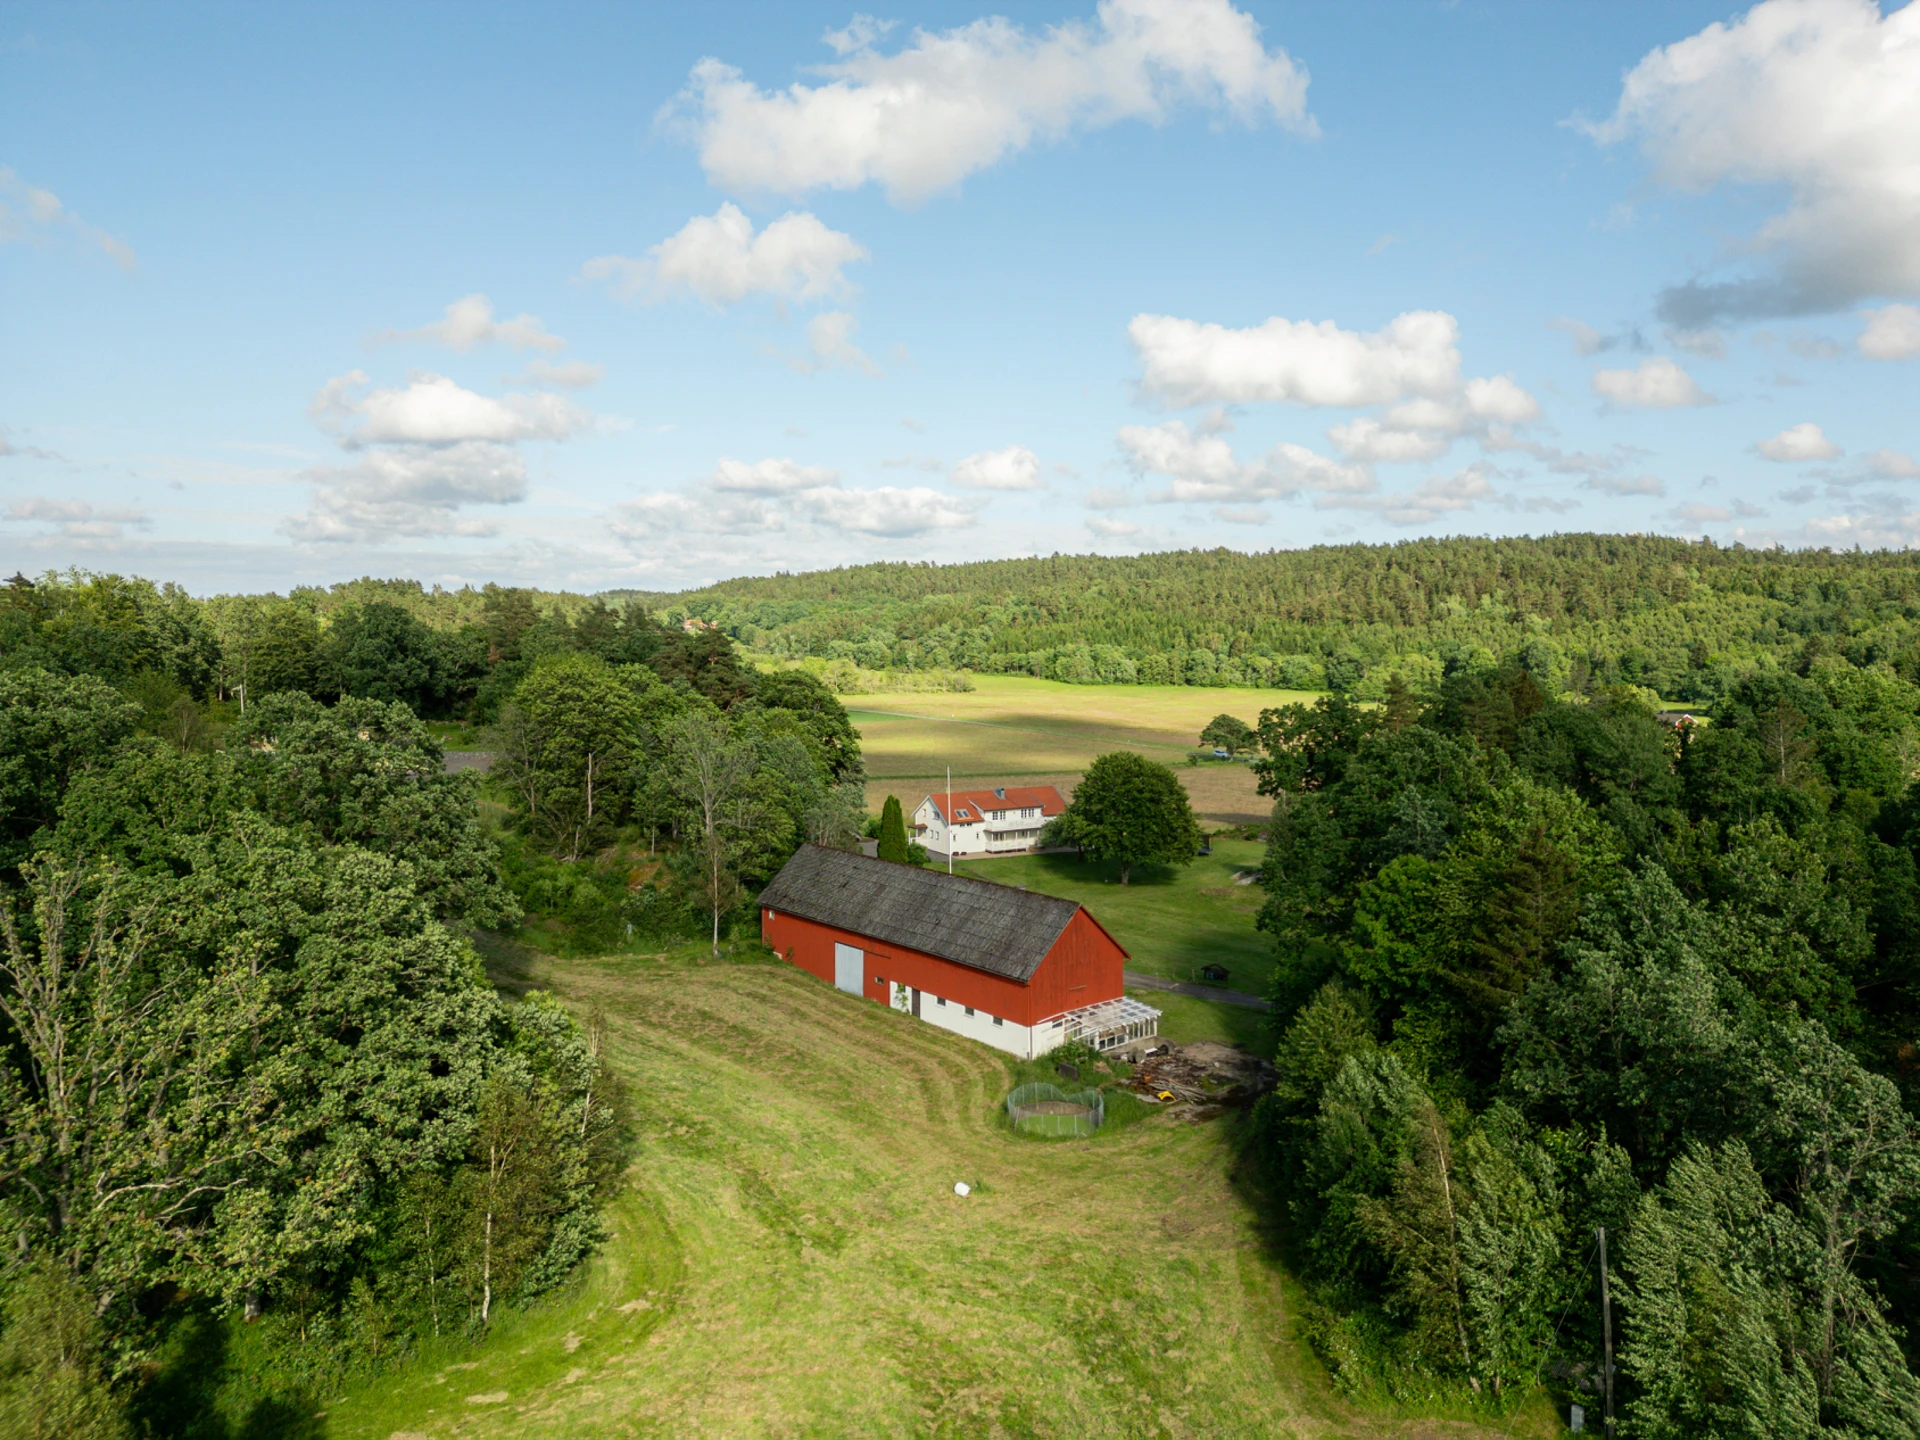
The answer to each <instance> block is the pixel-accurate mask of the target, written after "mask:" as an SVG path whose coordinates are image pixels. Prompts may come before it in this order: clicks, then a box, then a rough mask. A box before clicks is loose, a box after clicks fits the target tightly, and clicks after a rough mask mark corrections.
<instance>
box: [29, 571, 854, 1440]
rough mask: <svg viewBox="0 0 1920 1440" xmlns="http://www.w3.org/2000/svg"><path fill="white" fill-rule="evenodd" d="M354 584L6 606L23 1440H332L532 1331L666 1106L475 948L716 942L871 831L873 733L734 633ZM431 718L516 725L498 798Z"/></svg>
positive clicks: (502, 741)
mask: <svg viewBox="0 0 1920 1440" xmlns="http://www.w3.org/2000/svg"><path fill="white" fill-rule="evenodd" d="M369 588H371V594H369ZM396 592H397V593H398V594H399V596H400V598H399V599H398V600H396V599H395V598H393V597H394V595H395V593H396ZM328 598H329V601H330V603H329V604H327V605H321V604H319V603H317V597H313V596H296V597H294V598H292V599H290V600H278V599H273V598H267V599H261V600H252V601H248V602H245V604H244V605H242V604H241V603H240V602H231V601H215V602H199V601H194V600H191V599H189V598H188V597H186V596H184V595H183V594H181V593H180V592H178V591H177V590H173V589H171V588H158V587H154V586H151V585H148V584H146V583H145V582H142V581H128V580H123V579H120V578H117V577H94V576H69V577H65V578H62V577H49V578H48V579H46V580H43V581H41V582H39V583H30V582H27V581H26V580H25V579H24V578H17V579H16V580H15V582H14V583H13V584H12V585H11V586H10V587H9V588H8V589H7V590H6V591H5V592H4V595H0V1247H4V1253H5V1254H6V1255H7V1257H8V1259H7V1263H6V1265H5V1266H4V1268H0V1434H6V1435H9V1436H12V1435H20V1436H94V1437H117V1436H131V1435H149V1436H176V1435H193V1436H207V1437H238V1436H256V1435H275V1434H288V1435H292V1434H306V1433H309V1431H310V1430H311V1428H312V1427H311V1426H310V1424H309V1423H308V1422H309V1420H310V1417H311V1416H312V1414H313V1412H314V1411H315V1409H316V1408H318V1405H317V1402H318V1400H319V1398H320V1397H323V1396H325V1395H326V1394H330V1393H333V1391H334V1388H335V1387H336V1386H337V1385H338V1384H339V1383H340V1382H341V1381H342V1380H343V1379H345V1378H347V1377H349V1376H351V1375H353V1374H356V1373H361V1372H365V1371H368V1370H370V1369H375V1368H378V1367H380V1366H383V1365H387V1364H390V1363H392V1362H394V1361H395V1360H397V1359H399V1358H401V1357H404V1356H405V1355H407V1354H408V1353H410V1352H411V1351H412V1350H413V1349H414V1348H416V1347H417V1346H419V1345H420V1344H422V1343H426V1342H428V1341H430V1340H431V1341H436V1342H438V1343H447V1342H450V1341H454V1342H457V1341H461V1340H468V1341H471V1340H477V1339H479V1338H480V1337H482V1336H484V1335H485V1334H486V1332H487V1330H488V1328H489V1326H490V1325H491V1324H493V1323H494V1322H495V1320H496V1319H497V1317H498V1314H499V1312H500V1311H501V1310H502V1309H503V1308H505V1307H515V1306H524V1305H530V1304H536V1303H538V1302H539V1299H540V1297H541V1296H542V1295H544V1294H546V1293H547V1292H549V1291H552V1290H553V1289H554V1288H555V1287H557V1286H560V1285H562V1284H564V1283H565V1282H566V1280H567V1278H568V1276H569V1275H570V1274H571V1273H572V1272H573V1271H574V1269H575V1268H576V1266H577V1265H578V1264H579V1262H580V1261H581V1259H582V1258H583V1257H584V1256H586V1255H587V1254H588V1253H589V1252H590V1251H591V1250H592V1248H593V1247H594V1246H595V1244H596V1243H597V1241H598V1240H599V1238H600V1235H601V1222H600V1218H599V1214H600V1209H601V1206H602V1204H603V1203H604V1199H605V1197H606V1196H607V1195H608V1194H609V1187H610V1186H611V1185H612V1184H613V1182H614V1181H615V1180H616V1178H617V1177H618V1176H619V1175H620V1173H621V1172H622V1170H623V1169H624V1168H625V1165H626V1139H625V1136H626V1134H627V1127H628V1119H629V1114H630V1111H631V1106H630V1104H629V1101H628V1098H627V1097H626V1096H625V1095H624V1094H623V1092H622V1088H621V1086H620V1084H619V1082H618V1079H617V1077H616V1076H614V1075H613V1074H612V1073H611V1072H610V1071H609V1069H608V1068H607V1067H606V1065H605V1064H604V1063H603V1062H602V1058H601V1034H600V1027H599V1024H598V1022H597V1020H596V1019H595V1018H594V1017H593V1016H584V1017H582V1016H576V1015H572V1014H570V1013H569V1012H567V1011H566V1010H565V1009H563V1008H562V1007H561V1006H560V1005H559V1004H558V1003H557V1002H555V1001H553V1000H552V999H550V998H549V997H547V996H544V995H542V994H540V993H538V992H535V993H532V994H529V995H526V996H524V997H523V998H520V999H518V1000H509V999H507V998H504V997H503V996H502V995H501V994H500V993H499V992H497V991H496V990H495V988H494V987H493V986H492V985H491V984H490V983H489V982H488V981H487V979H486V976H485V973H484V970H483V967H482V963H481V959H480V955H479V953H478V952H477V950H476V943H477V942H480V941H482V940H484V939H485V937H486V936H487V935H488V933H489V932H499V931H502V930H511V929H512V928H513V927H514V925H515V924H516V922H517V921H519V920H520V919H521V917H522V915H523V912H526V911H532V910H537V911H538V912H540V915H541V917H542V919H543V921H544V922H545V923H548V924H550V925H553V926H556V927H557V933H558V934H559V935H561V936H564V938H565V939H566V940H567V941H568V942H569V943H572V944H576V945H582V946H592V947H595V948H599V949H611V948H616V947H618V946H619V945H621V944H623V943H626V944H632V943H635V942H636V941H638V942H642V943H657V942H658V941H659V940H661V939H663V938H665V939H672V938H674V937H681V938H691V937H694V936H700V937H703V938H707V939H709V940H710V941H711V943H712V944H713V945H714V946H715V947H716V948H717V947H718V946H719V945H720V944H721V943H722V942H723V940H724V939H725V938H726V937H727V936H728V934H729V933H730V932H731V931H732V929H733V928H734V926H735V925H736V924H740V925H742V926H743V927H744V928H745V929H746V930H748V931H751V930H752V928H753V927H752V919H753V912H752V908H751V895H752V894H753V893H754V892H755V891H756V890H757V889H758V888H759V886H760V885H762V884H763V883H764V882H765V880H766V879H767V878H768V877H769V876H770V875H771V874H772V873H773V871H774V870H776V869H778V868H779V866H780V865H781V864H782V863H783V862H784V861H785V859H786V858H787V856H788V855H790V854H791V853H792V851H793V849H794V847H795V846H796V845H798V844H799V843H800V841H801V840H802V839H809V838H810V839H814V840H818V841H821V842H824V843H828V844H840V845H852V844H854V843H856V842H857V839H858V835H859V830H860V826H861V822H862V821H863V819H864V814H863V809H864V807H863V803H862V787H861V777H862V769H861V760H860V753H859V746H858V743H857V740H856V738H855V735H854V731H853V729H852V726H851V725H850V724H849V722H848V720H847V716H846V713H845V712H844V711H843V710H842V709H841V708H840V706H839V704H838V702H837V701H835V700H834V699H833V697H832V696H831V695H830V694H829V693H828V692H827V691H826V690H825V689H824V688H822V687H821V686H820V685H819V683H818V682H817V681H815V680H813V679H811V678H810V677H809V676H807V675H805V674H801V673H797V672H779V673H766V674H761V673H756V672H754V671H752V670H751V669H745V668H742V667H741V666H740V665H739V664H738V663H737V662H736V658H735V655H734V651H733V646H732V644H731V642H730V641H729V640H728V639H727V638H726V637H725V636H724V635H721V634H719V633H718V632H715V631H703V632H699V633H695V634H684V633H681V632H678V631H669V630H667V629H665V628H663V627H661V626H659V625H658V624H656V623H655V622H654V621H652V620H651V619H650V618H648V617H647V616H646V615H645V614H644V613H643V612H640V611H637V610H629V611H626V612H625V613H621V612H615V611H610V610H608V609H607V608H606V607H605V606H604V605H598V604H594V603H591V602H578V603H571V604H566V603H561V604H551V603H550V604H548V605H546V606H544V607H536V605H535V604H534V601H533V597H532V596H531V595H529V594H528V593H527V592H524V591H522V592H502V591H491V592H487V593H485V594H467V595H463V596H459V597H452V599H451V602H448V603H443V602H447V597H434V596H427V595H425V594H424V592H420V591H419V590H418V588H417V587H414V590H413V592H412V598H413V599H414V601H416V602H418V608H422V609H426V610H428V611H429V612H431V611H432V610H433V609H434V607H435V606H436V604H440V605H441V608H444V609H447V610H450V611H454V612H455V613H454V614H453V615H452V617H451V618H452V621H453V623H451V624H449V625H442V626H440V627H438V628H436V627H433V626H430V625H428V624H426V623H425V622H423V621H422V620H421V619H420V618H419V616H418V615H417V614H416V613H415V610H414V608H410V607H409V605H407V604H405V603H401V602H402V601H404V600H406V599H407V598H408V596H407V592H406V590H405V587H395V586H382V587H348V594H347V596H346V598H344V599H342V598H341V597H337V596H335V597H328ZM430 618H441V617H437V616H433V615H431V613H430ZM423 713H424V714H433V713H440V714H459V715H462V716H464V717H466V718H468V719H470V720H474V721H478V720H481V719H490V720H491V722H492V724H491V728H489V729H487V730H486V731H484V732H483V733H484V735H485V737H486V739H487V741H488V743H489V744H491V745H492V746H494V747H495V750H496V755H497V762H498V763H497V765H496V767H495V773H494V774H493V775H492V776H491V777H489V778H488V779H487V780H486V781H485V782H481V781H480V780H479V778H478V776H477V775H476V773H475V772H472V771H468V772H466V773H460V774H450V773H447V771H446V768H445V765H444V756H443V752H442V749H441V746H440V744H439V742H438V741H437V740H436V739H435V737H434V734H433V732H432V730H431V729H430V728H429V726H428V724H427V723H426V722H425V721H423V720H422V718H421V715H422V714H423ZM483 785H484V787H485V788H484V789H483ZM489 797H491V798H489ZM542 938H543V939H545V938H547V937H542Z"/></svg>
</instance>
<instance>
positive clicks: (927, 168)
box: [662, 0, 1314, 201]
mask: <svg viewBox="0 0 1920 1440" xmlns="http://www.w3.org/2000/svg"><path fill="white" fill-rule="evenodd" d="M883 33H884V32H883V30H882V28H881V27H880V26H878V25H876V24H873V23H868V24H865V25H861V24H860V23H858V22H856V23H855V24H854V25H851V26H849V27H848V28H847V29H846V30H844V31H840V32H837V33H836V34H835V35H834V36H831V37H830V43H831V44H832V45H833V47H834V48H835V49H836V50H837V51H838V52H839V53H840V57H841V58H840V59H839V60H838V61H836V62H834V63H832V64H830V65H826V66H823V67H821V73H822V74H823V75H824V76H825V79H824V82H823V83H821V84H817V85H808V84H798V83H796V84H793V85H790V86H788V87H787V88H786V89H785V90H772V91H769V90H762V89H761V88H760V87H759V86H758V85H756V84H754V83H753V82H752V81H750V80H748V79H746V78H745V77H744V76H742V75H741V73H740V71H739V70H737V69H735V68H734V67H733V66H730V65H726V64H723V63H721V62H720V61H719V60H715V59H706V60H702V61H701V62H700V63H699V64H698V65H696V66H694V68H693V72H692V74H691V76H690V77H689V79H688V82H687V86H686V88H685V90H683V91H682V92H681V94H680V96H679V97H678V99H677V100H676V101H675V102H674V103H673V104H672V105H670V106H669V107H668V108H667V110H665V111H663V112H662V119H663V120H665V121H666V122H667V123H669V124H677V125H678V126H680V127H681V128H683V129H684V130H686V131H687V132H688V133H689V134H690V135H691V136H692V138H693V140H694V142H695V143H696V144H697V145H698V147H699V151H700V161H701V164H702V165H703V166H704V167H705V169H706V172H707V176H708V178H709V179H710V180H711V181H712V182H713V183H714V184H716V185H719V186H721V187H723V188H725V189H728V190H732V191H735V192H775V193H780V194H790V195H797V194H802V193H804V192H806V191H809V190H815V189H822V188H827V189H837V190H849V189H854V188H857V187H858V186H861V185H865V184H868V183H877V184H880V185H883V186H885V187H886V189H887V190H888V192H889V193H890V194H891V195H892V196H893V197H894V198H895V199H897V200H905V201H913V200H918V199H921V198H924V197H925V196H928V195H931V194H933V193H935V192H936V191H940V190H944V189H946V188H948V187H950V186H953V185H956V184H958V183H959V182H960V181H961V180H963V179H964V178H965V177H966V176H968V175H970V174H972V173H973V172H975V171H977V170H980V169H983V168H985V167H987V166H989V165H992V164H994V163H995V162H996V161H998V160H1001V159H1003V158H1004V157H1006V156H1008V155H1011V154H1015V153H1017V152H1018V151H1021V150H1024V149H1025V148H1027V147H1028V146H1029V145H1032V144H1034V143H1035V142H1036V141H1041V140H1057V139H1061V138H1064V137H1066V136H1068V135H1070V134H1072V133H1074V132H1075V131H1077V130H1087V129H1093V128H1097V127H1099V126H1104V125H1110V124H1113V123H1115V122H1117V121H1121V120H1129V119H1138V120H1146V121H1149V122H1158V121H1160V120H1162V119H1164V118H1165V117H1166V115H1167V114H1168V113H1169V112H1170V111H1172V110H1173V109H1174V108H1176V107H1177V106H1180V105H1182V104H1194V105H1199V106H1203V107H1205V108H1208V109H1212V110H1216V111H1219V112H1223V113H1225V114H1227V115H1229V116H1231V117H1233V118H1234V119H1236V120H1239V121H1241V122H1243V123H1248V124H1253V123H1259V122H1261V121H1266V120H1272V121H1276V122H1278V123H1280V124H1282V125H1286V126H1288V127H1290V128H1292V129H1295V130H1298V131H1301V132H1303V133H1309V134H1310V133H1313V131H1314V124H1313V121H1312V119H1311V117H1309V116H1308V114H1307V108H1306V98H1307V75H1306V72H1305V71H1304V70H1303V69H1301V68H1300V67H1299V66H1298V65H1296V64H1295V63H1294V62H1293V59H1292V58H1291V57H1290V56H1289V55H1288V54H1287V52H1286V51H1285V50H1282V49H1279V48H1278V47H1275V48H1273V49H1268V48H1267V47H1266V46H1265V45H1263V44H1262V42H1261V39H1260V26H1259V25H1258V23H1257V22H1255V20H1254V19H1253V17H1252V16H1250V15H1248V14H1246V13H1245V12H1244V11H1240V10H1236V9H1235V8H1234V7H1233V6H1232V5H1231V4H1229V3H1228V0H1102V3H1101V4H1100V5H1099V7H1098V8H1097V10H1096V12H1095V19H1094V21H1093V23H1091V24H1090V23H1088V22H1086V21H1081V20H1069V21H1066V22H1064V23H1063V24H1060V25H1055V26H1051V27H1048V28H1047V29H1046V30H1044V31H1040V32H1037V33H1036V32H1033V31H1029V30H1026V29H1023V28H1022V27H1021V26H1019V25H1016V24H1014V23H1013V22H1012V21H1009V20H1005V19H1001V18H999V17H993V18H989V19H983V20H976V21H974V22H973V23H972V24H969V25H963V26H960V27H959V28H957V29H953V30H944V31H925V30H922V31H916V32H915V33H914V36H913V39H912V42H911V43H910V44H909V45H907V46H906V47H904V48H902V49H900V50H897V51H895V52H893V53H892V54H882V53H880V52H879V51H878V50H876V49H875V48H873V47H874V42H875V41H876V40H878V39H879V38H880V36H881V35H882V34H883Z"/></svg>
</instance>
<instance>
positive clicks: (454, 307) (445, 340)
mask: <svg viewBox="0 0 1920 1440" xmlns="http://www.w3.org/2000/svg"><path fill="white" fill-rule="evenodd" d="M375 338H376V339H378V340H381V341H385V342H394V341H407V340H423V341H426V342H428V343H430V344H434V345H444V346H446V347H447V348H448V349H449V350H458V351H460V352H461V353H462V354H464V353H465V352H467V351H469V350H475V349H478V348H479V347H480V346H482V345H505V346H507V347H508V348H510V349H513V350H538V351H540V352H542V353H543V354H547V355H551V354H553V353H554V352H555V351H558V350H564V349H565V348H566V345H567V342H566V341H564V340H562V339H561V338H560V337H559V336H558V335H554V334H550V333H549V332H548V330H547V327H546V326H545V325H543V324H542V323H541V322H540V317H539V316H538V315H515V316H514V317H513V318H512V319H510V320H496V319H495V318H494V315H493V301H491V300H489V299H488V298H487V297H486V296H485V295H463V296H461V297H460V298H459V299H458V300H456V301H454V302H453V303H452V304H451V305H449V306H447V308H446V310H445V312H444V313H443V314H442V316H441V318H440V319H438V320H435V321H434V322H433V323H432V324H430V325H422V326H420V327H419V328H418V329H415V330H387V331H383V332H382V333H381V334H380V335H378V336H376V337H375Z"/></svg>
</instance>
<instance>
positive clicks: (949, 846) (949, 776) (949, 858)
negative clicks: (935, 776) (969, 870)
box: [947, 765, 953, 875]
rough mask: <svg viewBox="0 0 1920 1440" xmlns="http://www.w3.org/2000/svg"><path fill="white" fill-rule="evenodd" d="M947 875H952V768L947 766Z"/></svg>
mask: <svg viewBox="0 0 1920 1440" xmlns="http://www.w3.org/2000/svg"><path fill="white" fill-rule="evenodd" d="M947 874H949V875H951V874H953V766H951V765H949V766H947Z"/></svg>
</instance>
